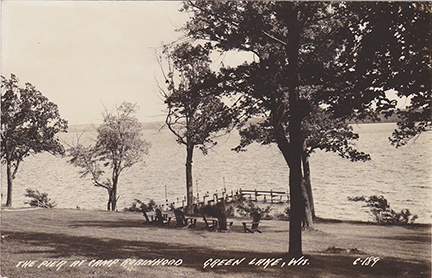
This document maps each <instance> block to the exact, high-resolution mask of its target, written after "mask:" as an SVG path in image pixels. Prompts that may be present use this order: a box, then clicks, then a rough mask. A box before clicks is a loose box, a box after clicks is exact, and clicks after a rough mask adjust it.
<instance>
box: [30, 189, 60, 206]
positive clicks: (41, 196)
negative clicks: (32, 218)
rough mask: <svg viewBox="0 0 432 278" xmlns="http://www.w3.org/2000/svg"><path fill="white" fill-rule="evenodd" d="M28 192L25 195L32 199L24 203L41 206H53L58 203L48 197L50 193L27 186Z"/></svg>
mask: <svg viewBox="0 0 432 278" xmlns="http://www.w3.org/2000/svg"><path fill="white" fill-rule="evenodd" d="M26 191H27V193H26V194H24V196H26V197H28V198H32V199H31V200H30V201H26V202H24V204H29V205H30V206H32V207H41V208H53V207H55V206H56V205H57V204H56V203H55V202H54V201H52V200H51V198H48V193H40V192H39V191H38V190H36V189H31V188H27V189H26Z"/></svg>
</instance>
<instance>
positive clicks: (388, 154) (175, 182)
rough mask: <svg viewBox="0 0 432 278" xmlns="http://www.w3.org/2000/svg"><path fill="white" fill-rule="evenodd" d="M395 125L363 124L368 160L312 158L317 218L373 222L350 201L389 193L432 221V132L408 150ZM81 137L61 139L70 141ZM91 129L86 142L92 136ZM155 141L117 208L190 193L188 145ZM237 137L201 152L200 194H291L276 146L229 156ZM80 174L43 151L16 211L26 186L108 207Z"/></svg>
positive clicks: (27, 172) (149, 134) (127, 177)
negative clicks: (399, 143) (396, 142)
mask: <svg viewBox="0 0 432 278" xmlns="http://www.w3.org/2000/svg"><path fill="white" fill-rule="evenodd" d="M394 128H395V124H392V123H379V124H360V125H355V126H354V130H355V131H356V132H358V133H359V134H360V139H359V141H358V142H357V147H358V149H360V150H362V151H364V152H366V153H369V154H370V155H371V157H372V160H371V161H368V162H350V161H348V160H346V159H343V158H341V157H339V156H338V155H336V154H334V153H326V152H322V151H318V152H316V153H314V154H312V156H311V158H310V164H311V179H312V187H313V194H314V200H315V207H316V214H317V216H319V217H325V218H335V219H345V220H372V217H371V215H370V214H369V213H368V210H367V209H366V208H363V207H362V203H356V202H349V201H348V200H347V198H348V197H349V196H359V195H366V196H371V195H384V196H385V197H386V198H387V200H388V201H389V202H390V205H391V208H393V209H395V210H398V211H399V210H401V209H403V208H408V209H410V211H411V212H412V213H414V214H417V215H418V216H419V219H418V220H417V221H416V222H418V223H431V222H432V218H431V199H432V198H431V186H432V174H431V170H432V144H431V142H432V134H431V133H425V134H422V135H421V136H420V137H419V138H418V139H417V140H415V141H412V142H410V143H409V144H408V145H407V146H404V147H401V148H399V149H396V148H395V147H393V146H391V145H390V143H389V141H388V137H389V136H390V135H391V132H392V130H393V129H394ZM79 134H81V133H77V132H69V133H67V134H62V135H61V139H62V140H63V141H64V142H66V143H68V144H71V143H72V142H74V141H76V138H77V136H78V135H79ZM95 135H96V133H95V132H94V131H91V130H90V131H87V132H86V133H85V134H84V135H83V136H82V137H81V139H80V142H83V141H84V142H85V141H90V140H91V138H94V136H95ZM144 136H145V138H146V140H147V141H149V142H151V143H152V147H151V149H150V154H149V155H148V156H146V157H145V163H139V164H136V165H134V166H133V167H132V168H130V169H128V170H126V171H125V172H123V173H122V175H121V176H120V181H119V182H120V184H119V189H118V195H119V196H120V199H119V201H118V209H119V210H121V209H123V208H124V207H126V206H129V205H130V204H131V203H132V202H133V200H134V199H140V200H142V201H148V200H150V199H154V200H155V201H156V202H157V203H162V202H163V200H164V199H165V194H166V195H167V197H168V199H174V200H175V199H176V197H182V196H183V195H184V194H185V179H186V178H185V148H184V147H183V146H181V145H178V144H177V143H176V142H175V139H174V137H173V135H172V134H171V133H170V131H168V130H167V129H163V130H161V131H158V130H157V129H147V130H145V131H144ZM238 140H239V136H238V135H237V134H234V133H233V134H231V135H227V136H224V137H221V138H219V139H218V144H217V146H216V147H214V148H213V149H212V150H210V152H209V154H208V155H207V156H203V155H202V153H201V151H200V150H199V149H196V150H195V153H194V163H193V177H194V191H195V192H194V193H196V191H197V189H198V192H200V195H201V196H202V195H203V193H205V192H207V191H214V190H218V191H219V192H220V191H221V189H222V188H224V187H225V188H226V189H227V190H231V189H238V188H242V189H257V190H270V189H273V190H278V191H287V190H288V174H289V172H288V168H287V165H286V163H285V161H284V160H283V157H282V155H281V154H280V152H279V150H278V148H277V146H275V145H271V146H261V145H258V144H253V145H251V146H250V147H249V148H248V151H247V152H241V153H236V152H233V151H231V148H233V147H235V146H236V145H237V143H238ZM78 172H79V169H78V168H74V167H73V166H72V165H70V164H68V163H67V158H61V157H54V156H51V155H49V154H45V153H43V154H38V155H36V156H31V157H28V158H26V159H25V160H24V162H22V164H21V166H20V169H19V172H18V174H17V177H16V179H15V181H14V187H13V206H14V207H22V206H27V205H24V202H25V201H26V198H25V197H24V193H25V189H26V188H33V189H37V190H39V191H40V192H47V193H48V196H49V197H50V198H52V199H53V200H54V201H55V202H56V203H57V204H58V206H57V207H59V208H76V207H77V206H79V207H81V208H83V209H105V208H106V202H107V192H106V190H105V189H103V188H98V187H94V186H92V183H91V180H90V178H80V177H79V176H80V175H79V173H78ZM1 193H2V204H3V203H5V201H6V198H5V197H6V179H5V167H4V165H2V180H1Z"/></svg>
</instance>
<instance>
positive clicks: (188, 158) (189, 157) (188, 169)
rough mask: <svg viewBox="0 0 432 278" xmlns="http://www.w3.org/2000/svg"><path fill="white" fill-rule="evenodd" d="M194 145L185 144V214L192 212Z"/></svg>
mask: <svg viewBox="0 0 432 278" xmlns="http://www.w3.org/2000/svg"><path fill="white" fill-rule="evenodd" d="M193 150H194V145H193V144H188V145H187V146H186V153H187V154H186V198H187V210H186V213H187V214H193V212H194V211H193V182H192V156H193Z"/></svg>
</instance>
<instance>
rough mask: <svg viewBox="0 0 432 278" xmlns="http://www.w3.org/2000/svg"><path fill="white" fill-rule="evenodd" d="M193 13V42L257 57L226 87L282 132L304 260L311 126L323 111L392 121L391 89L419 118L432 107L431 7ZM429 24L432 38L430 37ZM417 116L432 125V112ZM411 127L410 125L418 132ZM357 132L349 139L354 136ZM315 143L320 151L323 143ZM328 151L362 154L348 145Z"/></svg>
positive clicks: (294, 236)
mask: <svg viewBox="0 0 432 278" xmlns="http://www.w3.org/2000/svg"><path fill="white" fill-rule="evenodd" d="M184 9H185V10H187V11H191V12H193V14H194V16H193V17H192V18H191V20H190V21H189V22H188V24H187V25H186V27H185V31H186V32H187V33H188V35H189V36H190V37H192V38H194V39H197V40H209V41H212V44H211V45H212V46H213V47H214V48H215V49H218V50H220V51H233V50H237V51H246V52H250V53H253V55H254V57H255V59H254V61H253V62H250V63H245V64H244V65H241V66H239V67H236V68H234V69H229V70H228V71H227V74H226V75H225V76H226V77H225V84H224V86H223V88H224V89H225V92H226V93H227V94H237V93H238V92H242V93H243V95H242V98H241V101H239V107H241V108H242V109H243V110H244V111H246V112H247V114H248V115H252V114H254V113H262V112H264V113H266V122H267V123H266V124H268V126H271V128H272V130H268V131H270V132H272V133H273V135H272V137H269V138H268V139H266V140H269V139H271V138H274V140H275V142H276V143H277V145H278V147H279V149H280V150H281V153H282V154H283V156H284V158H285V160H286V162H287V164H288V166H289V168H290V184H289V187H290V195H291V198H290V199H291V210H290V214H291V215H290V240H289V249H290V251H289V252H290V254H291V255H293V256H298V255H300V254H301V253H302V251H301V227H300V226H301V219H302V214H303V209H304V206H305V200H304V196H303V194H302V190H301V182H302V169H301V168H302V167H301V165H302V163H301V160H302V159H301V157H302V153H303V152H304V149H305V142H306V139H307V138H308V135H309V134H308V131H307V128H306V127H307V119H308V118H310V117H311V115H312V114H313V111H316V109H318V108H320V109H323V112H324V114H323V116H324V117H323V119H336V122H334V123H336V124H338V123H339V124H343V123H344V122H342V121H343V120H347V119H362V118H365V117H367V116H370V115H371V114H372V115H373V113H375V112H382V111H383V112H386V113H388V114H391V113H393V112H394V111H396V109H395V107H396V102H395V101H393V100H391V99H389V98H388V96H387V91H388V90H390V89H393V90H396V91H397V92H398V94H399V95H405V96H412V97H413V98H415V97H418V98H419V101H420V103H423V106H421V108H422V109H421V110H420V112H422V111H424V110H425V111H426V110H427V109H430V90H431V81H430V73H431V68H430V62H429V61H430V31H429V30H430V3H420V4H419V3H398V2H366V3H364V2H362V3H357V2H255V1H244V2H241V1H240V2H221V1H218V2H206V1H197V2H192V1H188V2H186V3H185V6H184ZM425 27H427V28H426V29H428V31H426V33H423V32H421V31H420V30H421V28H425ZM420 37H422V38H420ZM423 38H425V39H423ZM423 61H426V62H423ZM428 107H429V108H428ZM414 110H416V109H414ZM413 112H414V111H410V112H409V113H408V115H413ZM402 115H403V114H402ZM422 115H423V114H422ZM246 118H247V117H246ZM417 118H418V119H419V120H420V122H421V124H426V125H428V121H429V122H430V114H427V113H425V117H424V118H421V117H417ZM339 120H340V122H338V121H339ZM326 121H328V120H326ZM408 122H409V123H410V124H408V125H405V126H407V127H408V128H410V131H413V132H414V133H415V134H417V132H416V131H415V128H413V127H415V126H416V125H415V124H414V125H412V123H413V122H412V120H410V121H408ZM340 127H342V125H340ZM417 127H418V125H417ZM329 128H330V129H329V130H327V132H328V131H330V133H327V134H320V136H321V138H327V139H330V140H332V137H333V136H334V135H335V134H339V133H335V128H336V129H337V127H336V126H333V127H329ZM419 130H420V129H418V128H417V131H419ZM420 131H421V130H420ZM349 132H350V131H349V130H346V129H345V130H344V131H343V133H342V134H345V135H347V136H351V137H352V136H355V135H353V134H350V133H349ZM405 134H407V135H408V137H409V133H405ZM402 136H405V135H402ZM318 137H319V136H318ZM271 140H273V139H271ZM311 142H312V141H311ZM330 142H332V141H330ZM313 143H314V144H317V145H316V146H317V147H319V146H320V143H322V141H320V140H318V141H317V142H313ZM309 147H311V146H309ZM321 147H323V145H321ZM324 148H327V149H328V150H337V151H338V152H339V151H341V152H340V154H342V155H343V156H348V157H349V156H351V155H353V154H355V153H353V152H355V150H354V149H353V148H350V147H349V146H348V145H347V144H345V143H344V141H342V144H333V145H332V144H330V145H327V146H326V147H324ZM360 157H361V156H360Z"/></svg>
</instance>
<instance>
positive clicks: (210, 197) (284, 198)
mask: <svg viewBox="0 0 432 278" xmlns="http://www.w3.org/2000/svg"><path fill="white" fill-rule="evenodd" d="M236 200H251V201H254V202H264V203H269V204H281V203H287V202H289V194H288V192H284V191H275V190H257V189H252V190H249V189H241V188H240V189H232V190H226V189H225V188H222V189H221V190H220V191H218V190H215V191H212V192H210V191H207V192H206V193H205V194H200V193H197V194H196V196H194V203H195V204H197V205H207V204H208V205H212V204H216V203H220V202H223V201H224V202H227V203H229V202H233V201H236ZM186 203H187V198H186V196H181V197H176V198H174V199H165V200H156V204H158V206H159V207H160V208H161V209H167V208H169V207H174V208H183V207H185V206H186Z"/></svg>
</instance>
